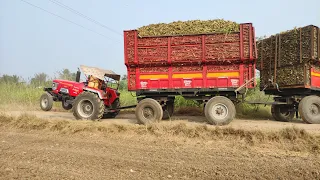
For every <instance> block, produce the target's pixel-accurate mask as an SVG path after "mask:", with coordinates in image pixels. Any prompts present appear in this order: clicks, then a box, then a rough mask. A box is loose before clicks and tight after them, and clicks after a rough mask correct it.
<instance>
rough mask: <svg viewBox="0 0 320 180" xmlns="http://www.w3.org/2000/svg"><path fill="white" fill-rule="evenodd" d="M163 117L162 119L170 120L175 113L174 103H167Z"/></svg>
mask: <svg viewBox="0 0 320 180" xmlns="http://www.w3.org/2000/svg"><path fill="white" fill-rule="evenodd" d="M162 109H163V117H162V119H164V120H166V119H170V118H171V117H172V115H173V112H174V102H167V104H166V105H165V106H163V108H162Z"/></svg>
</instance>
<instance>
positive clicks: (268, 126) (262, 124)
mask: <svg viewBox="0 0 320 180" xmlns="http://www.w3.org/2000/svg"><path fill="white" fill-rule="evenodd" d="M5 113H6V114H9V115H13V116H18V115H21V114H23V113H27V114H32V115H36V116H37V117H40V118H45V119H74V117H73V115H72V113H69V112H52V111H51V112H44V111H7V112H5ZM171 120H173V121H182V122H187V123H188V124H192V123H197V124H199V123H206V119H205V117H204V116H174V117H172V119H171ZM103 122H105V123H113V122H117V123H131V124H132V123H137V120H136V118H135V115H134V114H120V115H118V116H117V117H116V118H115V119H104V120H103ZM166 122H168V121H163V123H166ZM228 126H230V127H233V128H241V129H247V130H252V129H259V130H272V131H273V130H279V129H283V128H286V127H292V126H294V127H297V128H302V129H305V130H306V131H308V132H310V133H312V134H320V124H305V123H304V122H303V121H302V120H294V121H293V122H277V121H274V120H247V119H235V120H233V121H232V122H231V123H230V124H229V125H228Z"/></svg>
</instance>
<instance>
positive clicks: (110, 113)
mask: <svg viewBox="0 0 320 180" xmlns="http://www.w3.org/2000/svg"><path fill="white" fill-rule="evenodd" d="M80 69H81V71H82V72H83V73H84V74H85V75H86V77H87V80H86V81H85V82H80V75H81V72H80V71H78V72H77V77H76V81H68V80H59V79H56V80H53V83H52V87H51V88H44V90H45V91H46V92H45V93H44V94H43V95H42V96H41V98H40V107H41V109H42V110H44V111H49V110H51V108H52V106H53V101H61V104H62V107H63V108H64V109H66V110H70V109H73V115H74V116H75V118H76V119H91V120H93V119H101V118H114V117H116V116H117V115H118V113H119V111H120V109H119V107H120V101H119V96H120V93H119V92H118V87H119V80H120V75H118V74H115V73H114V72H113V71H110V70H103V69H100V68H96V67H89V66H83V65H81V66H80Z"/></svg>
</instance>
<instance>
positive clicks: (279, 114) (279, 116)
mask: <svg viewBox="0 0 320 180" xmlns="http://www.w3.org/2000/svg"><path fill="white" fill-rule="evenodd" d="M271 114H272V116H273V118H274V119H275V120H276V121H281V122H289V121H291V120H292V119H293V118H294V115H295V112H294V111H290V107H289V106H287V105H279V104H275V105H272V106H271Z"/></svg>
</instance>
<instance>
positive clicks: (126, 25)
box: [0, 0, 320, 79]
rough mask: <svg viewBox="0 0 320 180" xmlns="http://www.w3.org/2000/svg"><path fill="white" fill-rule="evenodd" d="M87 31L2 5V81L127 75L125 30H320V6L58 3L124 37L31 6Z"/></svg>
mask: <svg viewBox="0 0 320 180" xmlns="http://www.w3.org/2000/svg"><path fill="white" fill-rule="evenodd" d="M25 1H27V2H30V3H32V4H34V5H36V6H39V7H41V8H43V9H45V10H47V11H50V12H52V13H55V14H57V15H59V16H61V17H63V18H66V19H68V20H70V21H72V22H74V23H77V24H79V25H81V26H83V27H85V28H87V29H91V30H93V31H95V32H97V33H100V34H103V36H101V35H98V34H97V33H94V32H92V31H89V30H87V29H84V28H81V27H79V26H77V25H75V24H72V23H69V22H66V21H64V20H62V19H60V18H57V17H55V16H53V15H51V14H48V13H46V12H44V11H42V10H40V9H37V8H34V7H32V6H30V5H28V4H26V3H25V2H23V1H21V0H0V75H3V74H10V75H12V74H17V75H19V76H22V77H23V78H26V79H27V78H28V77H32V76H33V75H34V74H35V73H40V72H45V73H47V74H49V75H50V76H53V75H54V74H55V72H57V71H59V70H62V69H63V68H68V69H70V70H72V71H76V68H77V67H79V65H80V64H85V65H89V66H98V67H102V68H105V69H111V70H113V71H115V72H117V73H119V74H125V73H126V67H125V66H124V59H123V54H124V53H123V37H122V36H121V35H119V34H118V33H120V34H122V32H123V30H128V29H135V28H137V27H140V26H143V25H148V24H151V23H159V22H171V21H176V20H192V19H201V20H207V19H216V18H224V19H226V20H232V21H236V22H238V23H242V22H252V23H253V25H254V26H255V28H256V35H257V36H263V35H272V34H275V33H278V32H280V31H285V30H288V29H291V28H293V27H295V26H297V27H299V26H305V25H309V24H314V25H317V26H320V10H319V9H320V8H319V7H320V1H319V0H304V1H299V0H291V1H290V0H281V1H280V0H268V1H257V0H256V1H253V0H252V1H251V0H242V1H240V0H229V1H214V0H202V1H201V0H198V1H191V0H171V1H170V0H162V1H150V0H119V1H111V0H90V1H89V0H57V1H59V2H62V3H63V4H65V5H67V6H69V7H72V8H73V9H75V10H77V11H79V12H81V13H82V14H84V15H86V16H88V17H90V18H92V19H94V20H96V21H97V22H100V23H102V24H103V25H106V26H107V27H109V28H111V29H113V30H114V31H116V32H118V33H114V32H113V31H110V30H108V29H107V28H103V27H101V26H99V25H97V24H94V23H92V22H90V21H88V20H86V19H83V18H81V17H80V16H78V15H76V14H73V13H71V12H70V11H68V10H66V9H64V8H62V7H60V6H58V5H56V4H54V3H52V2H51V1H50V0H25Z"/></svg>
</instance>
